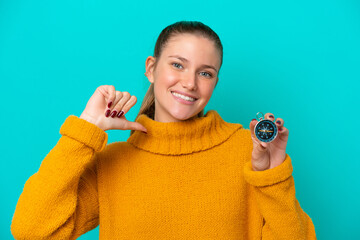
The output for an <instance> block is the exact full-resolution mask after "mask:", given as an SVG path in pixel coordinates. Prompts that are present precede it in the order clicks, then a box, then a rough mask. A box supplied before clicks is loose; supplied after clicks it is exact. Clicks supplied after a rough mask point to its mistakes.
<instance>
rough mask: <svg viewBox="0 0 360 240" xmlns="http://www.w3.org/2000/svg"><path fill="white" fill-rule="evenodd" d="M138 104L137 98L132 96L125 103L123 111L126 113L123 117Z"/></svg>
mask: <svg viewBox="0 0 360 240" xmlns="http://www.w3.org/2000/svg"><path fill="white" fill-rule="evenodd" d="M136 102H137V98H136V97H135V96H131V97H130V99H129V101H127V103H125V105H124V106H123V108H122V111H123V112H124V114H123V115H125V114H126V113H127V112H129V110H130V108H132V107H133V106H134V105H135V104H136Z"/></svg>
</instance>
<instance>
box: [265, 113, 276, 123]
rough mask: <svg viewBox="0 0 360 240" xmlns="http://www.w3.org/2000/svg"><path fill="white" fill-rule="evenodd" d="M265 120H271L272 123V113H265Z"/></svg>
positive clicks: (273, 118)
mask: <svg viewBox="0 0 360 240" xmlns="http://www.w3.org/2000/svg"><path fill="white" fill-rule="evenodd" d="M265 119H269V120H271V121H274V120H275V117H274V114H272V113H266V114H265Z"/></svg>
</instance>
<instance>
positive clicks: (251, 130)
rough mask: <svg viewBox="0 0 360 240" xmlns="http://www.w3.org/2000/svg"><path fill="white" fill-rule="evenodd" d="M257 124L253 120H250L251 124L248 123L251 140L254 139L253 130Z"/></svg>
mask: <svg viewBox="0 0 360 240" xmlns="http://www.w3.org/2000/svg"><path fill="white" fill-rule="evenodd" d="M257 122H258V121H257V120H256V119H253V120H251V122H250V126H249V128H250V132H251V137H252V138H254V137H255V133H254V129H255V126H256V124H257Z"/></svg>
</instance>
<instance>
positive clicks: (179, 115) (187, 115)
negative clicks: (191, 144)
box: [171, 112, 197, 121]
mask: <svg viewBox="0 0 360 240" xmlns="http://www.w3.org/2000/svg"><path fill="white" fill-rule="evenodd" d="M171 115H172V117H173V118H175V119H177V120H179V121H185V120H187V119H190V118H192V117H194V116H196V115H197V113H186V112H185V113H184V112H172V113H171Z"/></svg>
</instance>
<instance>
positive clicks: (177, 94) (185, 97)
mask: <svg viewBox="0 0 360 240" xmlns="http://www.w3.org/2000/svg"><path fill="white" fill-rule="evenodd" d="M171 93H172V94H173V95H175V96H177V97H179V98H182V99H184V100H187V101H191V102H194V101H195V100H196V99H195V98H192V97H188V96H184V95H181V94H179V93H176V92H171Z"/></svg>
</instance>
